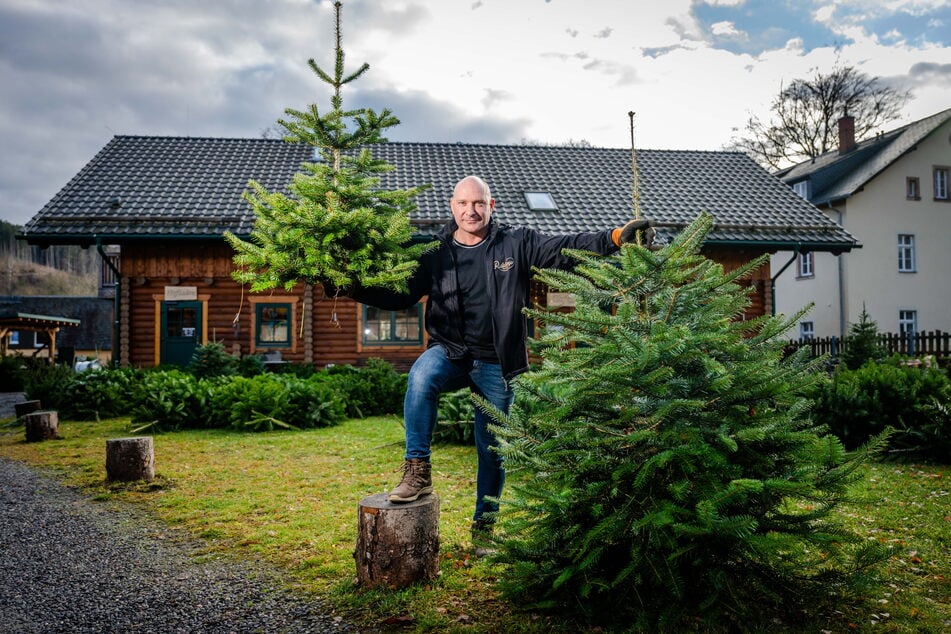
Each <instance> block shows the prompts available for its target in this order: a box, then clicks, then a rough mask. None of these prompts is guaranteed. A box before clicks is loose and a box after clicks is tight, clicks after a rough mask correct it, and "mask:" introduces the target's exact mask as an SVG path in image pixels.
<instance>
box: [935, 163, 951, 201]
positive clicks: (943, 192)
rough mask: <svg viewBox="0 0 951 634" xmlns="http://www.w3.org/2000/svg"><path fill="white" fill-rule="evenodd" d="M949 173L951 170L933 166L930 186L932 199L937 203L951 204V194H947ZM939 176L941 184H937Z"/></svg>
mask: <svg viewBox="0 0 951 634" xmlns="http://www.w3.org/2000/svg"><path fill="white" fill-rule="evenodd" d="M949 172H951V168H948V167H947V166H945V165H935V166H934V169H933V170H932V177H931V186H932V191H933V193H934V199H935V200H936V201H938V202H951V192H949V183H948V180H949ZM939 176H941V179H940V181H941V182H939Z"/></svg>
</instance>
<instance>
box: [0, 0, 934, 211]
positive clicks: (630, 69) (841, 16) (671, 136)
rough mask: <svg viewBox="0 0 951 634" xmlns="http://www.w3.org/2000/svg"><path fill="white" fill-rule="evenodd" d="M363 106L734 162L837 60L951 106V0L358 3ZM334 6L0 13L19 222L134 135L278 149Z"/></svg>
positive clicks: (327, 59) (206, 5) (67, 5)
mask: <svg viewBox="0 0 951 634" xmlns="http://www.w3.org/2000/svg"><path fill="white" fill-rule="evenodd" d="M343 43H344V49H345V50H346V53H347V63H348V66H349V67H350V68H351V69H352V70H355V69H356V68H358V67H359V65H360V64H362V63H363V62H367V63H369V64H370V66H371V68H370V71H369V72H368V73H366V74H365V75H364V76H363V77H362V78H361V79H360V80H359V81H357V82H355V83H353V84H351V85H350V86H349V87H348V88H347V89H345V92H344V100H345V101H344V105H345V106H348V107H372V108H375V109H381V108H383V107H387V108H390V109H391V110H392V111H393V112H394V114H396V116H397V117H399V119H400V120H401V121H402V124H401V125H400V126H398V127H396V128H393V129H392V132H391V133H390V134H389V137H390V139H391V140H397V141H441V142H456V141H462V142H471V143H524V142H537V143H564V142H567V141H569V140H573V141H580V140H584V141H587V142H590V143H592V144H594V145H598V146H605V147H629V145H630V129H629V119H628V115H627V113H628V111H635V112H636V113H637V114H636V118H635V122H636V129H635V140H636V145H637V146H638V147H640V148H653V149H696V150H717V149H721V148H722V147H723V146H724V145H725V144H727V143H728V142H729V141H730V138H731V137H732V136H733V135H734V134H735V131H736V130H737V129H742V127H743V124H744V122H745V121H746V119H747V118H748V117H749V115H750V114H751V113H752V114H758V115H760V116H761V117H766V116H768V111H769V105H770V103H771V101H772V100H773V98H774V97H775V95H776V94H777V93H778V91H779V89H780V86H781V85H782V84H783V83H784V82H786V83H788V82H789V81H790V80H792V79H796V78H804V77H808V76H811V74H812V72H813V69H820V70H823V71H828V70H830V69H831V68H832V67H833V64H834V62H835V59H836V56H837V55H838V57H839V59H840V61H841V63H842V64H845V65H852V66H856V67H857V68H859V69H860V70H861V71H863V72H865V73H867V74H868V75H870V76H872V77H880V78H882V79H883V80H884V81H887V82H889V83H890V84H892V85H895V86H896V87H900V88H904V89H910V90H911V91H912V93H913V95H914V99H913V100H912V101H911V102H909V104H908V105H907V106H906V108H905V115H904V117H903V119H902V120H901V121H899V122H895V123H893V124H891V125H890V126H889V128H892V127H897V126H898V125H901V124H903V123H907V122H910V121H913V120H916V119H920V118H922V117H925V116H928V115H930V114H934V113H935V112H938V111H941V110H944V109H946V108H949V107H951V3H948V2H947V1H946V0H664V1H663V2H661V1H656V0H345V1H344V12H343ZM333 47H334V42H333V7H332V3H331V2H329V1H328V0H319V1H318V0H200V1H199V0H0V91H2V92H0V94H2V98H0V219H3V220H7V221H8V222H13V223H16V224H23V223H25V222H26V221H27V220H29V219H30V218H31V217H32V216H33V215H34V214H35V213H36V212H37V211H38V210H39V209H40V208H41V207H42V206H43V205H44V204H45V203H46V202H47V201H49V199H50V198H52V197H53V196H54V195H55V194H56V192H57V191H59V189H60V188H62V187H63V185H65V184H66V182H67V181H68V180H69V179H70V178H71V177H72V176H73V175H75V174H76V173H77V172H78V171H79V170H80V169H81V168H82V167H83V166H84V165H85V164H86V163H87V162H88V161H89V160H90V159H91V158H92V157H93V156H94V155H95V154H96V152H98V151H99V150H100V149H101V148H102V147H103V146H104V145H105V144H106V143H107V142H108V141H109V139H110V138H112V136H113V135H117V134H135V135H173V136H202V137H204V136H212V137H214V136H223V137H257V136H260V135H261V134H262V132H263V131H264V130H265V129H267V128H269V127H271V126H273V125H274V122H275V121H276V120H277V119H278V118H279V117H281V116H282V114H283V111H284V109H285V108H287V107H293V108H302V107H305V106H306V105H308V104H310V103H317V104H318V106H320V107H321V108H322V109H326V107H327V103H328V96H329V93H328V90H327V88H326V87H325V85H324V84H323V83H321V82H320V81H319V80H318V79H317V78H316V76H314V75H313V73H312V72H311V71H310V69H309V68H308V66H307V60H308V59H309V58H314V59H315V60H316V61H317V63H318V64H319V65H321V66H322V67H323V68H326V69H328V70H332V68H333Z"/></svg>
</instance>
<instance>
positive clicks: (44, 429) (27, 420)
mask: <svg viewBox="0 0 951 634" xmlns="http://www.w3.org/2000/svg"><path fill="white" fill-rule="evenodd" d="M23 427H25V428H26V441H27V442H40V441H41V440H50V439H52V438H59V412H57V411H56V410H53V409H49V410H40V411H37V412H32V413H30V414H27V415H26V416H24V417H23Z"/></svg>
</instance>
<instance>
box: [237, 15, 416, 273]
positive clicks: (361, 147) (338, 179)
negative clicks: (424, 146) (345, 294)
mask: <svg viewBox="0 0 951 634" xmlns="http://www.w3.org/2000/svg"><path fill="white" fill-rule="evenodd" d="M334 7H335V12H336V14H335V15H336V30H335V33H336V49H335V50H336V57H335V64H334V70H333V73H332V74H330V73H327V72H325V71H324V70H322V69H321V68H320V67H319V66H318V65H317V63H316V62H315V61H314V60H313V59H311V60H309V62H308V63H309V65H310V68H311V70H313V72H314V73H315V74H316V75H317V76H318V77H319V78H320V80H321V81H323V82H324V83H327V84H329V85H330V86H331V87H332V88H333V96H332V97H331V100H330V105H331V107H330V110H329V111H328V112H326V113H321V112H320V111H319V110H318V108H317V106H316V105H314V104H312V105H311V106H310V107H309V108H308V109H307V110H303V111H302V110H295V109H292V108H288V109H286V110H285V114H286V115H287V119H281V120H279V121H278V124H279V125H280V126H281V127H283V129H284V130H285V132H286V134H285V136H284V140H285V141H287V142H291V143H306V144H309V145H311V146H313V147H314V148H315V150H316V153H317V154H319V156H320V157H321V159H320V160H318V161H314V162H308V163H304V164H303V165H302V166H301V170H302V171H301V172H299V173H298V174H296V175H295V176H294V179H293V181H292V182H291V183H290V184H289V185H288V189H289V191H290V193H291V195H290V196H288V195H286V194H284V193H282V192H269V191H267V189H266V188H264V187H263V186H261V185H260V184H259V183H257V182H255V181H251V182H250V183H249V187H250V191H249V192H248V193H246V194H245V199H246V200H247V201H248V202H249V203H250V204H251V206H252V207H253V208H254V213H255V223H254V228H253V230H252V231H251V235H250V239H248V240H244V239H242V238H240V237H238V236H236V235H234V234H232V233H227V234H226V235H225V238H226V239H227V240H228V242H229V244H231V246H232V247H233V248H234V250H235V256H234V262H235V264H236V265H237V267H238V268H237V270H235V271H234V273H233V274H232V276H233V277H234V279H235V280H236V281H238V282H240V283H242V284H250V285H251V290H252V291H262V290H266V289H270V288H275V287H278V286H283V287H284V288H286V289H288V290H290V289H291V288H293V287H294V286H295V284H296V283H297V281H298V280H304V281H306V282H308V283H311V284H316V283H322V282H329V283H330V284H331V285H333V286H335V287H337V288H343V289H346V288H353V287H355V286H379V287H384V288H390V289H393V290H404V289H405V287H406V280H407V279H408V277H409V276H410V275H411V274H412V272H413V271H414V270H415V268H416V266H417V262H418V260H419V257H420V256H421V255H422V254H423V253H424V252H425V251H426V250H427V249H428V248H430V246H431V245H428V244H421V243H415V244H412V243H411V239H412V235H413V228H412V226H411V225H410V219H409V215H410V213H411V212H412V211H413V210H414V209H415V204H414V203H413V197H414V196H416V195H417V194H419V193H420V192H421V191H423V190H424V189H426V186H420V187H415V188H412V189H406V190H389V191H386V190H381V189H379V183H380V176H381V175H382V174H384V173H386V172H388V171H391V170H392V169H393V168H392V166H391V165H388V164H387V163H386V162H385V161H382V160H378V159H375V158H373V155H372V153H371V151H370V149H369V148H368V147H367V146H370V145H373V144H377V143H383V142H385V141H386V138H385V137H384V136H383V132H384V131H385V130H386V129H387V128H390V127H392V126H395V125H398V124H399V120H398V119H397V118H396V117H395V116H393V114H392V113H391V112H390V111H389V110H387V109H384V110H382V111H381V112H379V113H377V112H375V111H373V110H371V109H369V108H361V109H356V110H345V109H344V108H343V99H342V96H341V89H342V88H343V86H345V85H346V84H349V83H350V82H352V81H354V80H356V79H357V78H358V77H360V76H361V75H363V73H365V72H366V71H367V70H368V69H369V65H367V64H363V65H362V66H361V67H360V68H359V69H358V70H357V71H355V72H353V73H350V74H347V73H346V72H345V70H344V52H343V48H342V45H341V31H340V11H341V3H340V2H336V3H334Z"/></svg>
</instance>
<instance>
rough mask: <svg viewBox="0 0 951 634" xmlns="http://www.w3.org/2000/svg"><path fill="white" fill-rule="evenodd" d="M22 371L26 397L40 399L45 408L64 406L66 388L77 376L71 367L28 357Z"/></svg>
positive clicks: (59, 408)
mask: <svg viewBox="0 0 951 634" xmlns="http://www.w3.org/2000/svg"><path fill="white" fill-rule="evenodd" d="M23 372H24V373H23V391H24V392H25V393H26V397H27V398H28V399H31V400H39V401H41V402H42V403H43V407H44V408H46V409H55V410H63V409H65V408H66V406H67V404H68V403H67V396H66V389H67V388H68V386H69V384H70V383H71V382H72V381H73V380H74V379H75V378H76V376H77V375H76V372H74V371H73V369H72V368H71V367H69V366H66V365H50V364H49V363H48V362H47V361H46V360H45V359H30V360H29V361H27V363H26V367H24V368H23Z"/></svg>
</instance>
